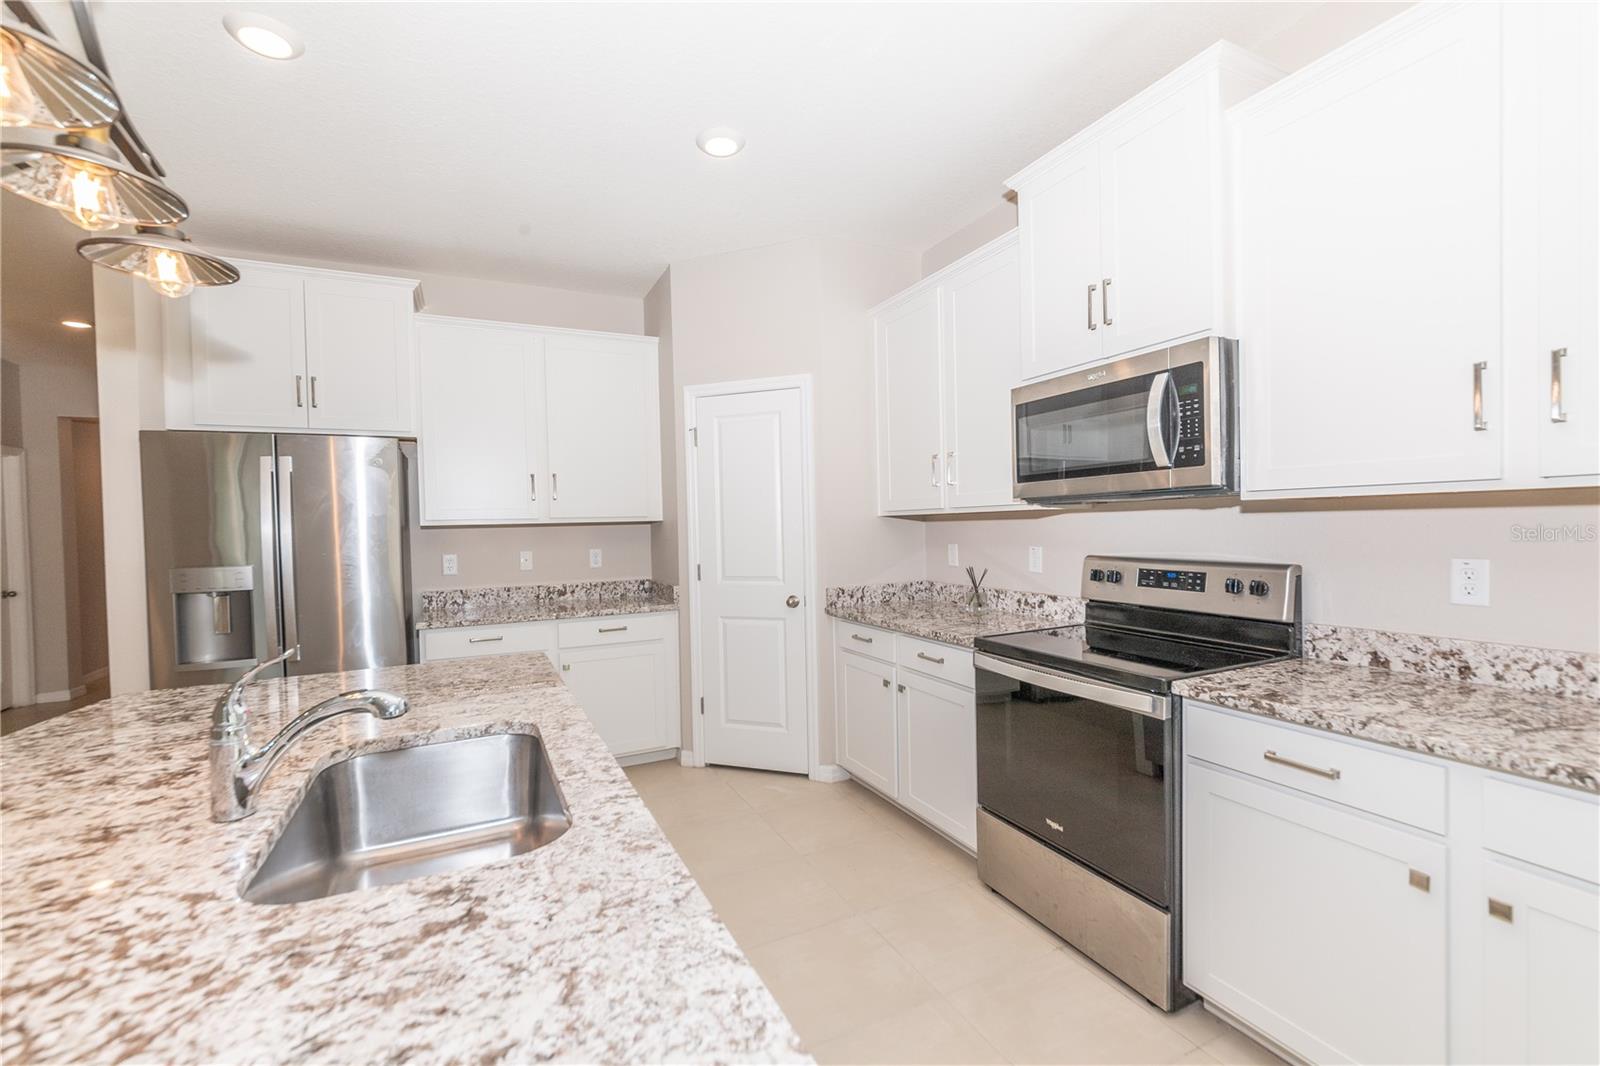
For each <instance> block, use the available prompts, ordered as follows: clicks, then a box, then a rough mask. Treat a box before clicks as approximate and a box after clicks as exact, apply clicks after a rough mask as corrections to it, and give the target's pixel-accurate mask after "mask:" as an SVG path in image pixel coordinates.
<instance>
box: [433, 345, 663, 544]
mask: <svg viewBox="0 0 1600 1066" xmlns="http://www.w3.org/2000/svg"><path fill="white" fill-rule="evenodd" d="M417 338H418V340H417V346H418V379H419V381H420V384H421V389H420V392H421V395H420V398H419V399H420V402H419V405H418V406H419V409H420V418H419V425H420V431H419V433H418V442H417V456H418V464H419V467H420V481H421V486H422V501H421V504H422V522H423V524H424V525H491V524H506V523H511V524H525V523H539V522H614V521H637V522H649V521H659V520H660V518H661V441H660V418H661V410H660V399H659V391H658V390H659V388H660V376H659V371H658V366H657V349H656V344H657V342H656V339H655V338H654V337H634V336H625V335H620V334H606V333H588V332H584V331H581V330H563V329H553V328H545V327H535V326H522V325H514V324H510V323H503V322H479V321H472V320H467V319H454V318H441V317H437V316H433V315H419V316H417Z"/></svg>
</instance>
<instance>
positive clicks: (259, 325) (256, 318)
mask: <svg viewBox="0 0 1600 1066" xmlns="http://www.w3.org/2000/svg"><path fill="white" fill-rule="evenodd" d="M233 262H234V264H235V265H236V266H237V267H238V268H239V275H240V276H239V281H238V282H237V283H235V284H233V285H224V286H218V287H215V288H200V289H196V290H195V292H194V294H193V295H192V296H190V297H189V298H188V300H186V301H184V304H183V305H179V306H178V307H177V308H175V309H174V311H173V312H172V314H173V316H174V317H175V318H176V317H179V316H182V317H183V318H184V319H185V322H184V323H183V324H184V325H186V326H187V343H186V344H181V343H170V344H169V346H168V355H167V379H168V382H167V408H168V410H167V428H169V429H197V428H198V429H244V428H259V429H277V430H290V431H292V430H307V429H310V430H318V431H323V432H349V433H372V434H408V433H411V432H413V429H414V424H415V423H414V419H413V407H414V396H415V383H414V379H413V368H414V360H413V357H412V336H411V316H412V301H413V293H414V290H415V289H416V282H415V281H412V280H409V279H404V278H384V277H376V276H372V275H366V274H348V273H343V272H339V271H328V270H317V269H312V268H307V267H296V266H289V265H285V264H278V263H256V262H250V261H248V260H233ZM183 335H184V331H183V330H181V329H180V330H178V331H177V332H176V334H175V336H177V337H182V336H183Z"/></svg>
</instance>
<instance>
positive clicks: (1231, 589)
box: [1222, 577, 1244, 596]
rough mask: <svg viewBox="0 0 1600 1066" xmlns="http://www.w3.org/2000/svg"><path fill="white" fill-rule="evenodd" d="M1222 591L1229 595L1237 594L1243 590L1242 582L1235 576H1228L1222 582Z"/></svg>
mask: <svg viewBox="0 0 1600 1066" xmlns="http://www.w3.org/2000/svg"><path fill="white" fill-rule="evenodd" d="M1222 591H1223V592H1226V593H1227V594H1228V595H1230V596H1237V595H1239V593H1241V592H1243V591H1244V582H1243V581H1240V580H1239V579H1238V578H1236V577H1230V578H1228V580H1226V581H1224V582H1223V583H1222Z"/></svg>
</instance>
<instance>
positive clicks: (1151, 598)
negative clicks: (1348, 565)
mask: <svg viewBox="0 0 1600 1066" xmlns="http://www.w3.org/2000/svg"><path fill="white" fill-rule="evenodd" d="M1082 590H1083V597H1084V599H1087V600H1099V601H1101V602H1105V603H1128V604H1135V605H1138V606H1144V607H1168V608H1174V609H1178V610H1184V611H1201V612H1205V613H1207V614H1221V615H1231V616H1233V617H1235V618H1259V619H1264V620H1271V621H1280V622H1291V621H1294V619H1295V615H1296V611H1297V609H1298V605H1299V600H1300V567H1299V566H1297V565H1294V564H1292V563H1250V562H1229V561H1216V562H1213V561H1211V560H1206V561H1203V562H1201V561H1196V560H1192V559H1181V560H1180V559H1150V558H1143V559H1141V558H1130V557H1126V556H1115V555H1091V556H1088V557H1087V558H1086V559H1084V561H1083V586H1082Z"/></svg>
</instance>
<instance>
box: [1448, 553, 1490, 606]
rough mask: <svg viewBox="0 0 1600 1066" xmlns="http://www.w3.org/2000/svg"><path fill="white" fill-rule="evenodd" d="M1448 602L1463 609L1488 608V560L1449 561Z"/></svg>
mask: <svg viewBox="0 0 1600 1066" xmlns="http://www.w3.org/2000/svg"><path fill="white" fill-rule="evenodd" d="M1450 602H1451V603H1459V604H1461V605H1462V606H1464V607H1487V606H1489V560H1487V559H1451V560H1450Z"/></svg>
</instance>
